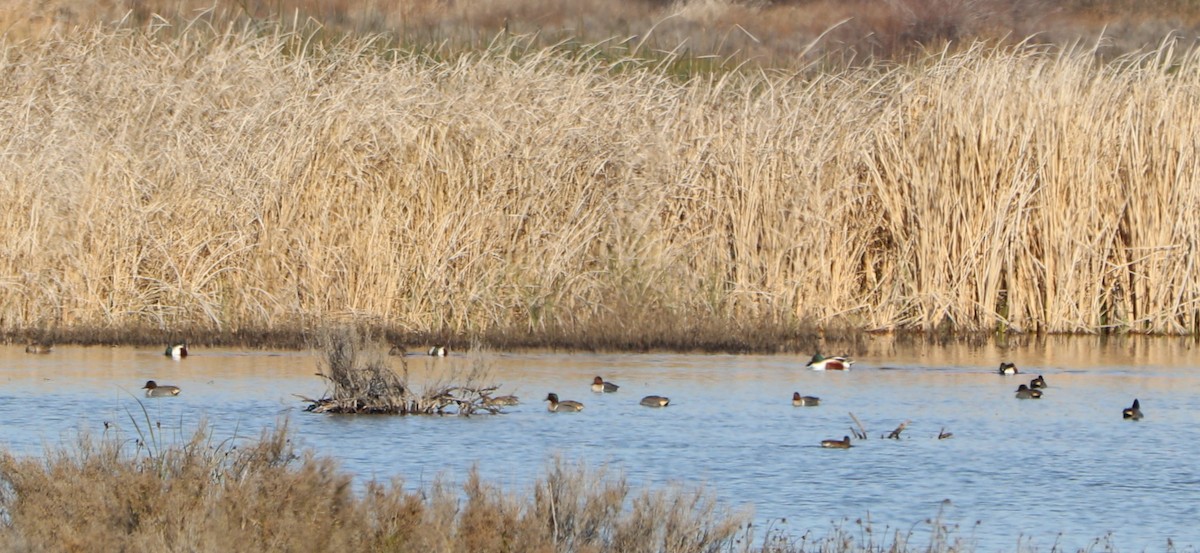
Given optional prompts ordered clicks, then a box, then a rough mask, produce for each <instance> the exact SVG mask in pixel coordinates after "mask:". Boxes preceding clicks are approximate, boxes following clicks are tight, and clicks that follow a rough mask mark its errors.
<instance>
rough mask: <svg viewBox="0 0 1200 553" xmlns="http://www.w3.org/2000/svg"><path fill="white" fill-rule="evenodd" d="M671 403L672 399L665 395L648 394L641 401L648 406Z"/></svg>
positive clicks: (661, 405) (660, 405)
mask: <svg viewBox="0 0 1200 553" xmlns="http://www.w3.org/2000/svg"><path fill="white" fill-rule="evenodd" d="M670 403H671V400H670V399H669V398H665V397H663V396H646V397H644V398H642V401H641V404H642V405H644V406H646V407H666V406H667V405H668V404H670Z"/></svg>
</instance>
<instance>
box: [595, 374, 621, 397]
mask: <svg viewBox="0 0 1200 553" xmlns="http://www.w3.org/2000/svg"><path fill="white" fill-rule="evenodd" d="M617 388H620V386H617V385H616V384H613V383H612V382H605V381H604V379H603V378H600V377H598V376H597V377H596V378H593V379H592V391H593V392H596V393H600V394H602V393H606V392H607V393H612V392H615V391H617Z"/></svg>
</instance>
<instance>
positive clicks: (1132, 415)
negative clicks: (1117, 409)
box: [1121, 399, 1142, 421]
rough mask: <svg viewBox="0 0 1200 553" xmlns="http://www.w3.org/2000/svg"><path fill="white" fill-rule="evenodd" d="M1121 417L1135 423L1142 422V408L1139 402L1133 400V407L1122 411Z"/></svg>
mask: <svg viewBox="0 0 1200 553" xmlns="http://www.w3.org/2000/svg"><path fill="white" fill-rule="evenodd" d="M1121 416H1122V417H1124V418H1127V419H1131V420H1135V421H1137V420H1142V406H1141V404H1139V403H1138V400H1136V399H1135V400H1133V405H1131V406H1129V407H1126V408H1125V409H1124V410H1123V411H1121Z"/></svg>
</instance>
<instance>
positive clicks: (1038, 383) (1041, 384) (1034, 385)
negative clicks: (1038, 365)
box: [1029, 374, 1046, 389]
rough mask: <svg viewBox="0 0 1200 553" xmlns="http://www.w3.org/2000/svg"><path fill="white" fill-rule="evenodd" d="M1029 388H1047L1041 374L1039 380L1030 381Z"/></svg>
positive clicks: (1038, 376)
mask: <svg viewBox="0 0 1200 553" xmlns="http://www.w3.org/2000/svg"><path fill="white" fill-rule="evenodd" d="M1029 387H1030V388H1034V389H1037V388H1045V387H1046V379H1045V378H1042V375H1040V374H1039V375H1037V378H1035V379H1033V380H1030V381H1029Z"/></svg>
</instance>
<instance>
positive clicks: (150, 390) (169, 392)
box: [142, 380, 179, 397]
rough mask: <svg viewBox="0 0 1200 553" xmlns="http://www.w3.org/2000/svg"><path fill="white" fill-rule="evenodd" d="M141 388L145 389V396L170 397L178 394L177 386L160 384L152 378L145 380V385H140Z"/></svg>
mask: <svg viewBox="0 0 1200 553" xmlns="http://www.w3.org/2000/svg"><path fill="white" fill-rule="evenodd" d="M142 389H143V390H146V397H172V396H177V395H179V387H178V386H167V385H162V386H160V385H159V384H158V383H156V382H154V381H153V380H147V381H146V385H145V386H142Z"/></svg>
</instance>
